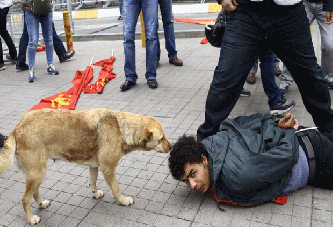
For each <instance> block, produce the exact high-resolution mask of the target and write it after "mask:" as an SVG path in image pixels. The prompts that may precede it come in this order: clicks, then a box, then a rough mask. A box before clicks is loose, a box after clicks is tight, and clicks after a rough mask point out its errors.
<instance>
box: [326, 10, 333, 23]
mask: <svg viewBox="0 0 333 227" xmlns="http://www.w3.org/2000/svg"><path fill="white" fill-rule="evenodd" d="M324 22H325V24H332V23H333V11H326V20H325V21H324Z"/></svg>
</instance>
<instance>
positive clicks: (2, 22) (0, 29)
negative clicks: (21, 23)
mask: <svg viewBox="0 0 333 227" xmlns="http://www.w3.org/2000/svg"><path fill="white" fill-rule="evenodd" d="M8 12H9V7H6V8H3V9H0V35H1V37H2V38H3V40H4V41H5V43H6V45H7V46H8V49H9V54H10V57H11V58H13V59H15V58H16V56H17V52H16V47H15V44H14V42H13V40H12V37H10V35H9V33H8V30H7V28H6V25H7V14H8ZM2 64H4V62H3V50H2V43H1V39H0V65H2Z"/></svg>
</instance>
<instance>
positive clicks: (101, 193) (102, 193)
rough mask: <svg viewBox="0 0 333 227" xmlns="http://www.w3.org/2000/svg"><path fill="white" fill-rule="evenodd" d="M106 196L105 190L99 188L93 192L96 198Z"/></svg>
mask: <svg viewBox="0 0 333 227" xmlns="http://www.w3.org/2000/svg"><path fill="white" fill-rule="evenodd" d="M103 196H104V192H103V191H101V190H97V191H96V192H95V193H93V197H94V198H95V199H99V198H102V197H103Z"/></svg>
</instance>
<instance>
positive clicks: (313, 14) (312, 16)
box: [279, 0, 333, 94]
mask: <svg viewBox="0 0 333 227" xmlns="http://www.w3.org/2000/svg"><path fill="white" fill-rule="evenodd" d="M303 4H304V6H305V10H306V14H307V17H308V19H309V21H310V24H312V23H313V21H314V20H317V23H318V25H319V30H320V36H321V68H322V69H323V74H324V77H325V79H326V80H327V83H328V87H329V88H330V89H333V64H332V62H333V26H332V25H330V24H329V23H326V22H325V20H326V15H327V11H332V10H333V2H332V1H329V0H324V1H322V0H304V1H303ZM280 81H281V83H280V86H279V88H280V91H281V94H286V93H287V91H288V88H289V86H290V85H291V84H292V83H293V82H294V80H293V78H292V75H291V74H290V72H289V71H288V69H287V68H286V67H285V66H284V67H283V72H282V74H281V76H280Z"/></svg>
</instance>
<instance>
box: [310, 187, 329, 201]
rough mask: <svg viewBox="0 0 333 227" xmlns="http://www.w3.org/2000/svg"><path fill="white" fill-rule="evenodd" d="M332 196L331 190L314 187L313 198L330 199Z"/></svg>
mask: <svg viewBox="0 0 333 227" xmlns="http://www.w3.org/2000/svg"><path fill="white" fill-rule="evenodd" d="M331 197H332V192H331V190H328V189H322V188H313V198H314V199H323V200H329V199H331Z"/></svg>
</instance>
